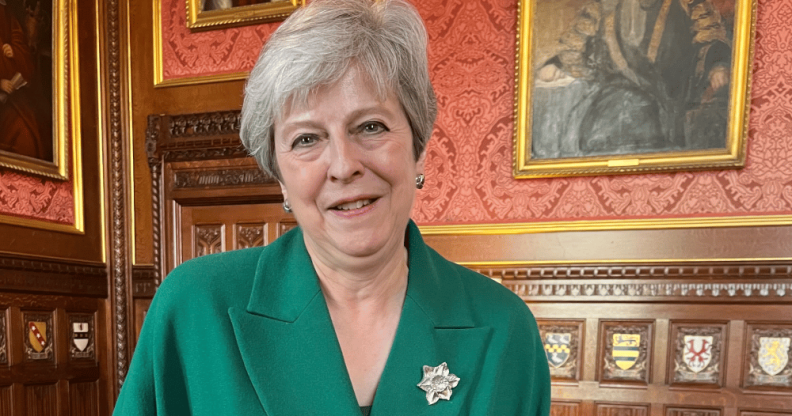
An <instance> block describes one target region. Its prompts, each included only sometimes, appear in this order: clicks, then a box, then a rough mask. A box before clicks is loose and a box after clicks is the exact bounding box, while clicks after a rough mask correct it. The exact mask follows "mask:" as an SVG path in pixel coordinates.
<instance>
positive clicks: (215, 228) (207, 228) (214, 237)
mask: <svg viewBox="0 0 792 416" xmlns="http://www.w3.org/2000/svg"><path fill="white" fill-rule="evenodd" d="M224 228H225V227H224V226H223V224H204V225H196V226H195V232H194V235H195V247H194V252H195V257H201V256H205V255H207V254H214V253H221V252H223V251H224V250H225V244H224V241H223V231H224Z"/></svg>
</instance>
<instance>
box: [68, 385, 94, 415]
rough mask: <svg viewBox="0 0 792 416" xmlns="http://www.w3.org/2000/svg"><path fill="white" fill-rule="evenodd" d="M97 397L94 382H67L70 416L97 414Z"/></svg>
mask: <svg viewBox="0 0 792 416" xmlns="http://www.w3.org/2000/svg"><path fill="white" fill-rule="evenodd" d="M97 397H98V392H97V387H96V382H73V383H69V403H70V405H71V416H98V415H99V407H98V401H97Z"/></svg>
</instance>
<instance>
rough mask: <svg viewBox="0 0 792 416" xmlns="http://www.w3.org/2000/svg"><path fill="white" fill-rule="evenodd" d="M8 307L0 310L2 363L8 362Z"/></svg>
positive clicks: (0, 356) (0, 352)
mask: <svg viewBox="0 0 792 416" xmlns="http://www.w3.org/2000/svg"><path fill="white" fill-rule="evenodd" d="M6 314H7V312H6V309H3V310H0V364H8V346H7V345H8V341H6V340H7V339H8V325H7V324H6Z"/></svg>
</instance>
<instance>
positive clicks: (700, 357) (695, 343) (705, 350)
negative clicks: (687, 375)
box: [684, 335, 713, 373]
mask: <svg viewBox="0 0 792 416" xmlns="http://www.w3.org/2000/svg"><path fill="white" fill-rule="evenodd" d="M712 340H713V338H712V336H703V335H685V352H684V357H685V364H687V366H688V368H689V369H690V371H693V372H694V373H698V372H700V371H701V370H703V369H705V368H707V366H708V365H709V363H710V360H711V359H712Z"/></svg>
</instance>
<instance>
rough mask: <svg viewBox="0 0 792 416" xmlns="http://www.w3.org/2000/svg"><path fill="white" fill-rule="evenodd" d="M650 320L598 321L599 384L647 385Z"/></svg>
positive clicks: (650, 347) (649, 359) (650, 345)
mask: <svg viewBox="0 0 792 416" xmlns="http://www.w3.org/2000/svg"><path fill="white" fill-rule="evenodd" d="M653 324H654V323H653V321H632V322H630V321H602V322H600V349H599V351H600V359H599V363H600V365H601V369H600V372H599V375H600V382H627V383H633V384H634V383H639V384H648V383H649V377H650V373H651V368H650V366H651V360H652V343H653V331H652V326H653Z"/></svg>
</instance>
